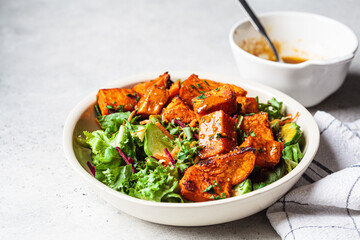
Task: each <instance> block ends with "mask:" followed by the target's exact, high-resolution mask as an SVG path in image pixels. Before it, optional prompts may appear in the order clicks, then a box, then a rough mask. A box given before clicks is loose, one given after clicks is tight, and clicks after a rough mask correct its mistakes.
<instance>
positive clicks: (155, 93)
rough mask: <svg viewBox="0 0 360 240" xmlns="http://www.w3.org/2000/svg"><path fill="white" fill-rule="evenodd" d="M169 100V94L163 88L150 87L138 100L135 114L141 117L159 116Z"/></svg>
mask: <svg viewBox="0 0 360 240" xmlns="http://www.w3.org/2000/svg"><path fill="white" fill-rule="evenodd" d="M168 98H169V93H168V91H167V90H166V89H164V87H161V88H160V87H156V86H152V87H151V88H150V89H149V90H148V91H147V93H146V94H145V95H144V96H142V97H141V98H140V101H139V103H138V105H137V108H139V109H138V111H137V113H138V114H140V115H142V116H145V117H146V116H149V115H159V114H160V112H161V110H162V108H163V106H164V105H165V103H166V102H167V100H168Z"/></svg>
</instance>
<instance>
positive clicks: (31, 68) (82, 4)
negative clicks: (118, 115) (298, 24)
mask: <svg viewBox="0 0 360 240" xmlns="http://www.w3.org/2000/svg"><path fill="white" fill-rule="evenodd" d="M249 2H250V4H251V5H252V6H253V8H254V9H256V11H257V12H259V13H260V12H267V11H278V10H295V11H307V12H313V13H319V14H323V15H325V16H329V17H332V18H335V19H337V20H339V21H341V22H343V23H345V24H347V25H348V26H350V27H351V28H352V29H353V30H354V31H355V32H356V34H357V35H358V36H359V35H360V27H359V20H358V19H359V17H360V1H359V0H345V1H336V0H317V1H314V0H292V1H285V0H252V1H249ZM244 17H245V16H244V15H243V13H242V12H241V10H240V8H239V5H238V3H237V1H235V0H223V1H219V0H180V1H169V0H168V1H166V0H162V1H161V0H152V1H150V0H147V1H146V0H132V1H125V0H124V1H120V0H117V1H116V0H103V1H100V0H77V1H75V0H66V1H65V0H48V1H45V0H43V1H41V0H18V1H10V0H8V1H5V0H0V124H1V127H0V239H96V238H102V239H106V238H109V239H278V238H279V237H278V235H277V234H276V232H275V231H274V230H273V229H272V227H271V225H270V224H269V222H268V220H267V218H266V215H265V212H260V213H258V214H256V215H253V216H251V217H248V218H245V219H242V220H239V221H235V222H231V223H227V224H221V225H217V226H209V227H193V228H184V227H168V226H162V225H157V224H152V223H148V222H144V221H141V220H138V219H135V218H133V217H131V216H128V215H126V214H124V213H121V212H118V211H117V210H116V209H114V208H113V207H112V206H110V205H109V204H107V203H106V202H105V201H103V200H102V199H101V198H100V197H99V196H98V195H96V194H95V193H94V192H93V191H92V190H91V189H90V188H88V187H87V186H86V184H85V182H84V181H83V180H82V179H81V178H80V177H78V176H77V175H76V174H75V172H74V171H73V170H72V169H71V168H70V167H69V166H68V165H67V162H66V159H65V156H64V153H63V150H62V130H63V125H64V122H65V118H66V116H67V115H68V113H69V112H70V110H71V109H72V108H73V107H74V105H75V104H76V103H77V102H78V101H80V100H81V99H82V98H84V97H85V96H86V95H87V94H88V93H90V92H93V91H95V90H97V89H98V88H100V87H101V86H103V85H105V84H106V83H109V82H112V81H115V80H118V79H120V78H121V77H124V76H128V75H132V74H138V73H144V72H157V73H158V74H160V73H162V72H164V71H167V70H168V71H171V70H191V71H195V72H196V71H211V72H218V73H226V74H237V73H238V72H237V69H236V67H235V63H234V60H233V57H232V53H231V51H230V47H229V44H228V33H229V29H230V28H231V26H232V25H233V24H234V23H235V22H236V21H238V20H239V19H242V18H244ZM359 80H360V66H359V57H356V58H355V60H354V62H353V65H352V67H351V70H350V73H349V76H348V78H347V80H346V82H345V83H344V85H343V86H342V87H341V89H340V90H339V91H338V92H336V93H335V94H333V95H332V96H330V97H329V98H328V99H326V100H325V101H324V102H323V103H321V104H320V105H318V106H316V107H313V108H311V109H310V111H311V112H312V113H314V112H315V111H316V110H325V111H328V112H330V113H331V114H333V115H334V116H335V117H337V118H339V119H340V120H342V121H353V120H356V119H359V118H360V97H359V90H360V82H359ZM244 207H246V206H244ZM214 214H216V213H214ZM174 217H176V216H174Z"/></svg>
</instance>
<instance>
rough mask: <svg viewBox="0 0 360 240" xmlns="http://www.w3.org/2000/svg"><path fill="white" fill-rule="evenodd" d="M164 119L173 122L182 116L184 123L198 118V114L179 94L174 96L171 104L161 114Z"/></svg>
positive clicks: (181, 119)
mask: <svg viewBox="0 0 360 240" xmlns="http://www.w3.org/2000/svg"><path fill="white" fill-rule="evenodd" d="M161 117H162V119H163V120H165V121H168V122H171V120H173V119H175V118H180V121H181V122H183V123H189V122H191V121H192V120H194V119H196V118H197V116H196V114H195V113H194V112H193V111H192V110H191V109H190V108H189V107H188V106H187V105H186V104H185V103H184V102H183V101H182V100H181V98H180V97H179V96H176V97H174V98H173V99H172V100H171V102H170V103H169V105H167V107H166V108H164V109H163V112H162V114H161Z"/></svg>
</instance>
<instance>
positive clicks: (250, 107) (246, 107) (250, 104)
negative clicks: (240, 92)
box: [236, 96, 259, 114]
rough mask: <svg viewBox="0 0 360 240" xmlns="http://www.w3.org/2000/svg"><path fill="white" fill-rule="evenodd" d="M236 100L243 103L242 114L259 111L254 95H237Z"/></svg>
mask: <svg viewBox="0 0 360 240" xmlns="http://www.w3.org/2000/svg"><path fill="white" fill-rule="evenodd" d="M236 101H237V102H238V103H239V104H241V110H240V113H241V114H248V113H257V112H259V108H258V104H257V101H256V99H255V98H252V97H241V96H240V97H237V98H236Z"/></svg>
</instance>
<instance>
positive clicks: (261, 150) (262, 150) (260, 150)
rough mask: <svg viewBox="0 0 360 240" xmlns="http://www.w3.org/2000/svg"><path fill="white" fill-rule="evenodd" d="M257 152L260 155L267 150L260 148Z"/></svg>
mask: <svg viewBox="0 0 360 240" xmlns="http://www.w3.org/2000/svg"><path fill="white" fill-rule="evenodd" d="M256 151H258V152H259V153H262V152H265V150H264V149H262V148H258V149H256Z"/></svg>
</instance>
